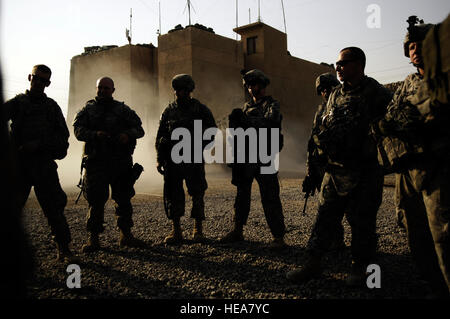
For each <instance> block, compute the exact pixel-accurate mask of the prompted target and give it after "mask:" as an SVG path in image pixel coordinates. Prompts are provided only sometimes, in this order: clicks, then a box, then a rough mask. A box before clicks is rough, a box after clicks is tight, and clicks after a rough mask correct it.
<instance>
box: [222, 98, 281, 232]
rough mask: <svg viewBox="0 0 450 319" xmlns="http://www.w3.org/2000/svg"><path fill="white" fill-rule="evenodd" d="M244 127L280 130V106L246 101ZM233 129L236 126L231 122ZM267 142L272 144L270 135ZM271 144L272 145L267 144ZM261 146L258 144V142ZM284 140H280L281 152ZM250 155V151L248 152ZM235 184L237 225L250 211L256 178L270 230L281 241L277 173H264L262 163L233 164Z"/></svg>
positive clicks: (268, 99) (233, 180)
mask: <svg viewBox="0 0 450 319" xmlns="http://www.w3.org/2000/svg"><path fill="white" fill-rule="evenodd" d="M242 112H243V121H242V122H243V125H242V126H244V128H249V127H253V128H255V129H256V130H258V129H259V128H268V129H270V128H279V129H280V130H281V120H282V115H281V112H280V104H279V103H278V101H276V100H274V99H273V98H272V97H271V96H265V97H264V98H263V99H262V100H261V101H259V102H258V103H255V102H254V101H253V100H251V101H250V102H247V103H246V104H245V105H244V108H243V109H242ZM230 127H236V126H235V125H233V124H232V123H231V120H230ZM267 140H268V141H270V135H269V134H268V137H267ZM268 144H269V143H268ZM258 145H259V142H258ZM281 147H282V140H281V141H280V149H281ZM246 153H247V155H248V152H246ZM232 167H233V179H232V183H233V185H236V186H237V194H236V199H235V203H234V209H235V215H234V220H235V223H237V224H239V225H245V224H246V223H247V219H248V215H249V212H250V202H251V189H252V183H253V180H254V179H256V181H257V182H258V185H259V191H260V194H261V202H262V205H263V210H264V215H265V216H266V220H267V223H268V225H269V228H270V231H271V232H272V235H273V236H274V237H275V238H282V237H283V236H284V234H285V225H284V216H283V208H282V205H281V200H280V185H279V183H278V173H274V174H261V172H260V168H261V164H258V163H255V164H253V163H245V164H233V165H232Z"/></svg>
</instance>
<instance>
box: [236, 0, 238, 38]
mask: <svg viewBox="0 0 450 319" xmlns="http://www.w3.org/2000/svg"><path fill="white" fill-rule="evenodd" d="M237 27H238V0H236V28H237ZM237 38H238V35H237V33H236V40H237Z"/></svg>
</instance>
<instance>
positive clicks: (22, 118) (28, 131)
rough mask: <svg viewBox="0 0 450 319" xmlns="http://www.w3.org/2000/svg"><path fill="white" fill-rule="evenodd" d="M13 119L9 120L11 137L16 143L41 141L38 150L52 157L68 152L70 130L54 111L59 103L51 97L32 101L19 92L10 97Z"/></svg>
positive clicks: (56, 110) (61, 156)
mask: <svg viewBox="0 0 450 319" xmlns="http://www.w3.org/2000/svg"><path fill="white" fill-rule="evenodd" d="M13 103H14V108H15V110H14V114H15V115H14V118H12V122H11V138H12V140H13V142H14V144H15V145H17V146H19V145H23V144H25V143H27V142H31V141H34V140H39V141H40V145H41V147H40V150H39V152H41V153H46V155H48V156H49V157H50V158H52V159H62V158H64V157H65V156H66V155H67V149H68V147H69V142H68V138H69V132H68V130H67V128H65V129H64V127H66V123H65V122H63V123H59V122H58V121H61V120H60V118H62V114H61V117H58V114H57V112H61V110H60V109H59V106H58V105H57V104H56V102H55V101H53V100H52V99H50V98H47V97H43V98H42V100H36V101H33V100H32V99H31V98H30V97H29V96H28V95H27V94H19V95H17V96H16V97H15V98H14V99H13Z"/></svg>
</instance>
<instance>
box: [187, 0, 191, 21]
mask: <svg viewBox="0 0 450 319" xmlns="http://www.w3.org/2000/svg"><path fill="white" fill-rule="evenodd" d="M188 11H189V25H191V1H190V0H188Z"/></svg>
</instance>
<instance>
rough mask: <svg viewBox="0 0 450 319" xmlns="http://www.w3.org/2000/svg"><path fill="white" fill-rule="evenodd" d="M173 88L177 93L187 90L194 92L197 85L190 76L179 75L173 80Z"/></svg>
mask: <svg viewBox="0 0 450 319" xmlns="http://www.w3.org/2000/svg"><path fill="white" fill-rule="evenodd" d="M172 87H173V89H174V90H175V91H178V90H182V89H186V90H188V91H189V92H192V91H194V89H195V83H194V80H193V79H192V77H191V76H190V75H189V74H178V75H175V76H174V77H173V79H172Z"/></svg>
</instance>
